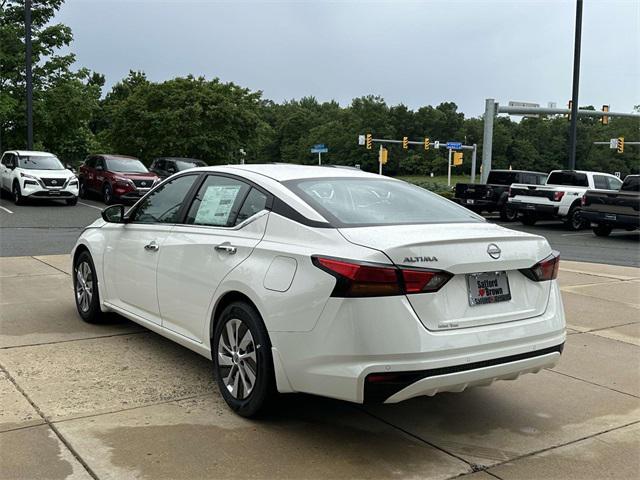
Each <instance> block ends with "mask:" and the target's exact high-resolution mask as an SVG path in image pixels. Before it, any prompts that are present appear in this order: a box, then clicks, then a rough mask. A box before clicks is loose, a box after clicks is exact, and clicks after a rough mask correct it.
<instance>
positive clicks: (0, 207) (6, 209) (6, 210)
mask: <svg viewBox="0 0 640 480" xmlns="http://www.w3.org/2000/svg"><path fill="white" fill-rule="evenodd" d="M0 209H2V210H4V211H5V212H7V213H13V212H12V211H11V210H9V209H8V208H4V207H3V206H2V205H0Z"/></svg>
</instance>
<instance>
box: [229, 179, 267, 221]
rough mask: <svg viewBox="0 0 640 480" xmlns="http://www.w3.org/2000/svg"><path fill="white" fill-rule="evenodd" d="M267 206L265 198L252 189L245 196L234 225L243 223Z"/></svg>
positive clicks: (262, 194)
mask: <svg viewBox="0 0 640 480" xmlns="http://www.w3.org/2000/svg"><path fill="white" fill-rule="evenodd" d="M266 206H267V196H266V195H265V194H264V193H262V192H261V191H260V190H258V189H256V188H252V189H251V191H250V192H249V195H247V198H246V199H245V201H244V203H243V204H242V208H241V209H240V213H238V218H237V219H236V221H235V224H236V225H238V224H239V223H242V222H244V221H245V220H246V219H247V218H250V217H253V216H254V215H255V214H256V213H258V212H260V211H262V210H264V209H265V207H266Z"/></svg>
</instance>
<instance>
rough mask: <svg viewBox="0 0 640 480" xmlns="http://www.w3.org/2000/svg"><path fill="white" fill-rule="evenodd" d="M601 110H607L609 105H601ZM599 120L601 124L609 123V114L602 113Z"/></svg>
mask: <svg viewBox="0 0 640 480" xmlns="http://www.w3.org/2000/svg"><path fill="white" fill-rule="evenodd" d="M602 111H603V112H608V111H609V105H602ZM600 121H601V122H602V125H609V115H603V116H602V118H601V119H600Z"/></svg>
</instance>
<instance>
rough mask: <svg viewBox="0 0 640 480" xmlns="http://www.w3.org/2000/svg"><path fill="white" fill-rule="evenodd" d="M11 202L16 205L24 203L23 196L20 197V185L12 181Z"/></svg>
mask: <svg viewBox="0 0 640 480" xmlns="http://www.w3.org/2000/svg"><path fill="white" fill-rule="evenodd" d="M12 193H13V203H14V204H16V205H22V204H23V203H24V198H23V197H22V192H21V191H20V185H19V184H18V182H13V190H12Z"/></svg>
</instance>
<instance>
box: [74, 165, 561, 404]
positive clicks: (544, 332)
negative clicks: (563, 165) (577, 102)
mask: <svg viewBox="0 0 640 480" xmlns="http://www.w3.org/2000/svg"><path fill="white" fill-rule="evenodd" d="M102 216H103V219H101V220H97V221H96V222H95V223H93V224H92V225H90V226H89V227H87V229H86V230H85V231H84V232H83V233H82V235H81V236H80V238H79V239H78V242H77V244H76V246H75V247H74V249H73V252H72V258H73V271H74V275H73V281H74V293H75V299H76V304H77V308H78V312H79V314H80V316H81V317H82V318H83V319H84V320H86V321H90V322H97V321H100V319H101V316H102V315H103V313H104V312H117V313H119V314H121V315H124V316H125V317H127V318H129V319H131V320H133V321H134V322H137V323H139V324H141V325H144V326H145V327H147V328H149V329H150V330H153V331H155V332H157V333H159V334H161V335H163V336H165V337H167V338H170V339H171V340H174V341H175V342H177V343H179V344H181V345H183V346H185V347H187V348H190V349H192V350H194V351H196V352H198V353H200V354H201V355H204V356H206V357H208V358H211V359H212V360H213V366H214V372H215V379H216V381H217V383H218V386H219V388H220V391H221V392H222V395H223V397H224V399H225V400H226V402H227V403H228V404H229V406H230V407H231V408H232V409H233V410H235V411H236V412H237V413H239V414H240V415H244V416H251V415H254V414H256V413H258V412H259V411H261V410H262V409H263V408H264V407H265V406H266V405H267V404H268V403H269V401H270V400H272V399H273V398H274V396H275V394H276V393H277V392H280V393H285V392H306V393H312V394H317V395H324V396H327V397H333V398H338V399H343V400H348V401H351V402H358V403H363V402H386V403H394V402H399V401H402V400H405V399H408V398H412V397H416V396H419V395H429V396H431V395H435V394H436V393H438V392H452V391H453V392H459V391H462V390H464V389H465V388H467V387H470V386H474V385H487V384H490V383H491V382H493V381H494V380H498V379H515V378H516V377H518V376H519V375H521V374H523V373H528V372H537V371H539V370H540V369H542V368H546V367H550V366H552V365H554V364H555V363H556V362H557V361H558V359H559V357H560V354H561V353H562V348H563V345H564V341H565V319H564V312H563V306H562V300H561V298H560V290H559V288H558V285H557V282H556V276H557V273H558V265H559V257H558V254H557V253H556V252H553V251H552V250H551V248H550V247H549V244H548V243H547V241H546V240H545V239H544V238H542V237H539V236H536V235H531V234H527V233H522V232H516V231H513V230H508V229H506V228H503V227H500V226H498V225H493V224H490V223H487V222H486V221H485V220H484V219H483V218H482V217H479V216H477V215H475V214H474V213H472V212H470V211H469V210H467V209H465V208H463V207H460V206H458V205H456V204H454V203H453V202H450V201H449V200H446V199H444V198H442V197H440V196H438V195H435V194H433V193H431V192H429V191H426V190H423V189H421V188H418V187H415V186H413V185H410V184H408V183H405V182H402V181H399V180H394V179H391V178H387V177H383V176H379V175H374V174H369V173H364V172H361V171H359V170H355V169H347V168H328V167H309V166H299V165H243V166H223V167H207V168H197V169H192V170H188V171H186V172H184V173H179V174H176V175H174V176H172V177H170V178H168V179H167V180H165V181H164V182H163V183H161V184H159V185H158V186H156V187H155V188H154V189H153V190H151V191H150V192H149V193H148V194H147V195H146V196H145V197H143V198H142V199H141V200H140V201H138V203H136V204H135V205H134V206H133V207H132V208H131V209H130V210H129V211H128V212H126V213H125V210H124V207H123V206H121V205H114V206H111V207H109V208H107V209H105V210H104V211H103V215H102Z"/></svg>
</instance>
